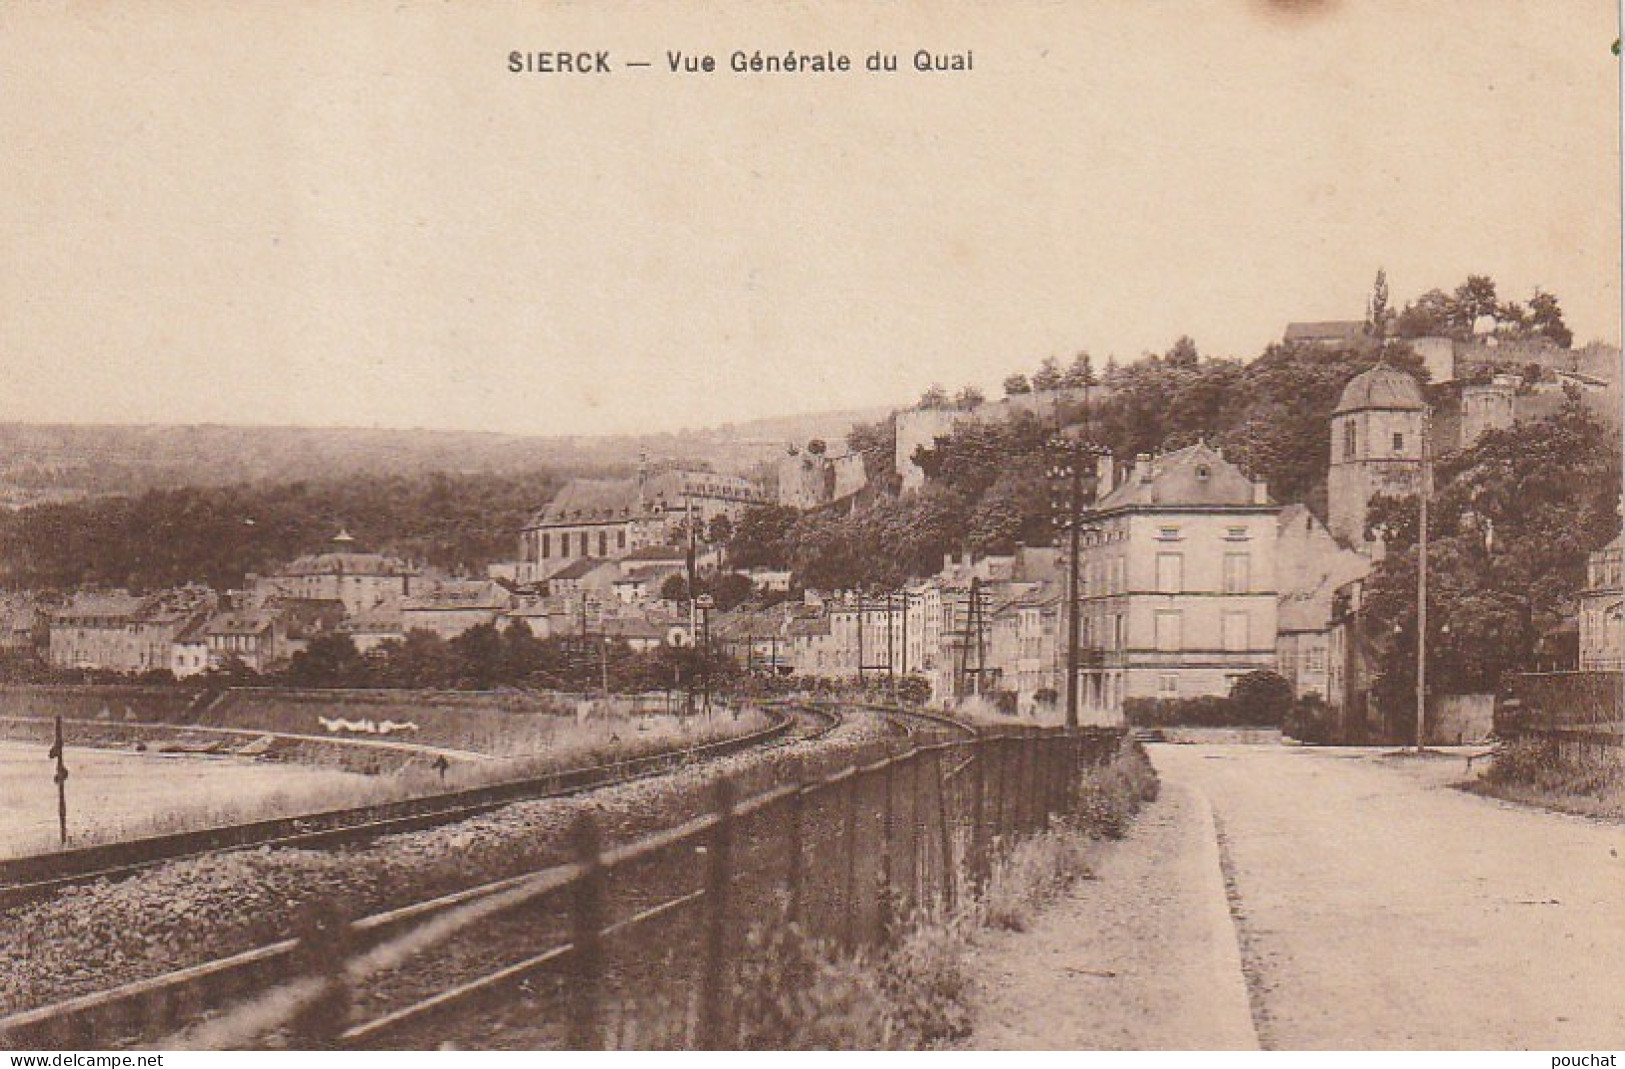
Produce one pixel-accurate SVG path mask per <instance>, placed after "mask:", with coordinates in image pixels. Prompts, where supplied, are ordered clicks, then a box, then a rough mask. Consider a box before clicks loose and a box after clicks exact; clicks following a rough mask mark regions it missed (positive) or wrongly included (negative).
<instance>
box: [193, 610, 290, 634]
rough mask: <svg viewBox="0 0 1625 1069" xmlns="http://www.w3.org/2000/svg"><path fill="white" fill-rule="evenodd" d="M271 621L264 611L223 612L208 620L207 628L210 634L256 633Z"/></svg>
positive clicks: (268, 625) (267, 626) (265, 627)
mask: <svg viewBox="0 0 1625 1069" xmlns="http://www.w3.org/2000/svg"><path fill="white" fill-rule="evenodd" d="M273 622H274V621H273V620H272V617H271V614H270V613H266V612H259V611H249V612H223V613H221V614H220V615H218V616H216V617H214V618H213V619H211V620H210V621H209V629H208V630H209V634H211V635H257V634H259V633H260V632H262V631H265V630H266V629H268V628H269V627H270V626H271V624H272V623H273Z"/></svg>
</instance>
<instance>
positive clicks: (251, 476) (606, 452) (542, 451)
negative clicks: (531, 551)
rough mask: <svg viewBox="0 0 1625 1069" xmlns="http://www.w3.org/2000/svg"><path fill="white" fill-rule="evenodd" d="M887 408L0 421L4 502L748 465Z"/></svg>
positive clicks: (836, 436) (839, 434) (838, 435)
mask: <svg viewBox="0 0 1625 1069" xmlns="http://www.w3.org/2000/svg"><path fill="white" fill-rule="evenodd" d="M889 411H890V409H887V408H873V409H861V410H852V411H847V412H824V413H815V414H810V415H798V416H783V417H776V418H772V419H762V420H752V421H750V422H746V423H739V424H730V425H726V426H723V427H716V428H707V429H702V430H683V431H677V432H672V433H665V434H653V435H613V436H604V437H587V436H576V437H534V436H525V435H513V434H493V433H484V432H477V431H429V430H390V429H379V428H372V429H368V428H326V427H236V426H225V425H220V424H202V425H187V426H169V425H151V426H130V425H71V424H29V423H0V507H9V508H18V507H23V506H26V505H32V504H40V503H45V502H60V501H72V500H77V499H80V498H84V497H97V496H103V495H107V494H119V493H140V492H141V491H143V490H150V489H167V488H174V487H180V486H223V485H229V484H235V483H259V482H287V481H292V480H300V479H313V478H334V477H348V476H355V475H417V474H424V473H429V472H448V473H460V474H491V475H518V474H524V473H527V472H534V471H537V470H549V471H555V472H561V473H565V474H591V473H594V472H602V471H608V470H613V469H622V470H624V469H626V468H628V467H630V466H631V465H633V464H635V463H637V459H638V455H639V453H640V452H643V451H645V450H646V451H647V452H648V453H649V456H650V459H651V460H652V461H654V462H655V463H658V464H671V463H706V464H710V465H712V466H713V467H715V468H716V469H717V470H719V471H733V472H746V471H749V470H750V469H751V468H752V467H754V466H756V465H759V464H760V463H762V462H763V461H766V460H771V459H773V458H775V457H776V456H778V455H779V453H781V452H782V451H783V448H784V446H785V444H786V443H787V442H792V441H793V442H797V443H801V442H805V441H806V440H807V439H808V438H814V437H817V438H825V439H828V440H830V441H838V440H840V439H842V438H843V437H844V436H845V434H846V431H847V430H848V429H849V428H850V427H851V426H852V425H853V424H854V423H859V422H870V421H873V420H876V419H880V418H883V417H884V416H886V415H887V414H888V413H889Z"/></svg>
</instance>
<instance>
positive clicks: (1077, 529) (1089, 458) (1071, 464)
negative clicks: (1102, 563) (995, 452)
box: [1049, 393, 1106, 729]
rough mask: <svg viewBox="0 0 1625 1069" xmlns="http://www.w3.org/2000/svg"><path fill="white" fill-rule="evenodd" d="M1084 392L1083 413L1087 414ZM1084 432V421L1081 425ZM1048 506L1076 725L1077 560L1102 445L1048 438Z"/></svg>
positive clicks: (1069, 714)
mask: <svg viewBox="0 0 1625 1069" xmlns="http://www.w3.org/2000/svg"><path fill="white" fill-rule="evenodd" d="M1088 403H1089V402H1088V395H1087V393H1085V396H1084V405H1085V408H1084V413H1085V417H1086V418H1087V415H1088V407H1087V406H1088ZM1084 433H1085V434H1087V424H1086V425H1085V431H1084ZM1050 451H1051V459H1050V469H1049V475H1050V481H1051V492H1052V495H1053V496H1052V499H1051V503H1050V504H1051V508H1052V511H1053V513H1054V519H1055V524H1056V526H1057V527H1059V528H1061V530H1062V531H1063V532H1065V534H1066V549H1067V562H1066V578H1065V583H1064V590H1065V594H1066V625H1065V632H1066V635H1065V642H1066V692H1065V693H1066V726H1067V728H1068V729H1073V728H1076V727H1077V726H1078V671H1079V668H1080V664H1079V661H1080V654H1079V649H1078V631H1079V621H1078V616H1079V589H1078V587H1079V583H1078V576H1079V571H1080V569H1081V562H1080V560H1079V558H1080V556H1081V550H1082V539H1083V527H1084V519H1085V513H1086V512H1087V510H1088V509H1089V508H1090V507H1091V506H1093V504H1094V500H1095V494H1096V491H1097V490H1098V488H1099V473H1098V465H1099V462H1100V458H1101V457H1102V456H1104V455H1106V451H1105V449H1104V448H1103V447H1101V446H1099V445H1097V444H1095V443H1094V442H1092V441H1089V440H1088V439H1086V438H1084V437H1080V436H1078V435H1073V434H1067V433H1064V432H1059V431H1058V432H1057V433H1056V434H1055V436H1054V437H1052V438H1051V439H1050Z"/></svg>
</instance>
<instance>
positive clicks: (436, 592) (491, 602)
mask: <svg viewBox="0 0 1625 1069" xmlns="http://www.w3.org/2000/svg"><path fill="white" fill-rule="evenodd" d="M512 602H513V599H512V597H511V596H510V595H509V594H508V592H507V590H505V589H503V587H502V586H501V585H500V584H497V583H493V582H491V581H490V580H488V579H474V580H464V581H455V580H454V581H452V582H448V583H444V584H442V585H440V586H438V587H436V588H435V589H433V590H427V591H424V592H423V593H421V594H417V595H415V596H413V597H410V598H407V599H406V601H405V602H404V603H402V605H401V608H402V610H403V611H408V612H410V611H414V610H416V611H418V612H427V611H435V610H446V609H506V608H507V607H508V606H509V605H510V604H512Z"/></svg>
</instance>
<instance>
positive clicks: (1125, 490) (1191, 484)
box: [1096, 442, 1259, 512]
mask: <svg viewBox="0 0 1625 1069" xmlns="http://www.w3.org/2000/svg"><path fill="white" fill-rule="evenodd" d="M1256 504H1259V502H1258V501H1257V500H1255V498H1254V492H1253V482H1252V480H1251V479H1249V478H1247V476H1246V475H1244V474H1242V471H1241V469H1240V468H1238V467H1236V466H1235V465H1234V464H1232V463H1230V462H1229V461H1228V460H1226V459H1224V455H1223V454H1221V453H1220V452H1219V451H1218V450H1216V449H1214V448H1213V447H1211V446H1209V445H1208V444H1207V443H1205V442H1197V443H1196V444H1195V445H1188V446H1186V447H1185V448H1184V449H1179V450H1176V451H1175V452H1172V453H1165V454H1163V455H1162V456H1160V457H1154V458H1152V460H1151V461H1150V477H1149V478H1145V477H1144V472H1143V470H1142V468H1141V467H1140V466H1139V465H1136V466H1135V469H1134V470H1133V471H1132V472H1130V473H1129V476H1128V478H1127V479H1126V480H1124V481H1123V483H1122V484H1121V485H1119V486H1118V487H1117V489H1115V490H1113V491H1112V492H1111V493H1109V494H1107V495H1106V496H1105V497H1104V498H1102V499H1101V501H1100V503H1099V504H1098V505H1097V506H1096V508H1097V510H1099V511H1102V512H1104V511H1107V510H1110V509H1117V508H1129V507H1133V506H1136V505H1158V506H1169V505H1185V506H1190V505H1207V506H1212V505H1230V506H1235V505H1256Z"/></svg>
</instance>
